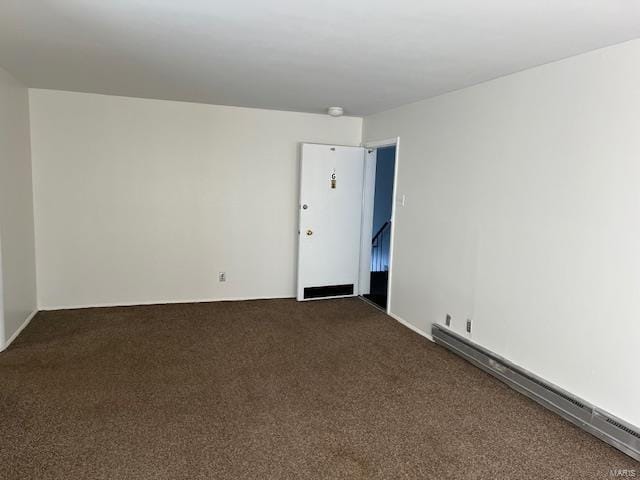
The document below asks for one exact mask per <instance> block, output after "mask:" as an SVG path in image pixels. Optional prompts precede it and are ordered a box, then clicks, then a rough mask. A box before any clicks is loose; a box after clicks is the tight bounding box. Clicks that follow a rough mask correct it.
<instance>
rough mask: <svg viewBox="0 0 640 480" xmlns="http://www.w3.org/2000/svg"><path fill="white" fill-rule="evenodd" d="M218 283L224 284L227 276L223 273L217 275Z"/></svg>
mask: <svg viewBox="0 0 640 480" xmlns="http://www.w3.org/2000/svg"><path fill="white" fill-rule="evenodd" d="M218 281H219V282H226V281H227V274H226V273H225V272H220V273H218Z"/></svg>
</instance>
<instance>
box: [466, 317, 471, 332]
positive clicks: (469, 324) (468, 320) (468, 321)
mask: <svg viewBox="0 0 640 480" xmlns="http://www.w3.org/2000/svg"><path fill="white" fill-rule="evenodd" d="M467 333H471V319H469V318H467Z"/></svg>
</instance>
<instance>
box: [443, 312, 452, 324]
mask: <svg viewBox="0 0 640 480" xmlns="http://www.w3.org/2000/svg"><path fill="white" fill-rule="evenodd" d="M444 324H445V325H446V326H447V327H450V326H451V315H449V314H448V313H447V316H446V317H445V319H444Z"/></svg>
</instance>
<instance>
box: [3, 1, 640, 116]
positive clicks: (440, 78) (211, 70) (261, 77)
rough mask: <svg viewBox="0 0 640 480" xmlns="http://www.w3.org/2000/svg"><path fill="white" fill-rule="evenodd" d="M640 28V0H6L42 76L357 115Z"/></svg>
mask: <svg viewBox="0 0 640 480" xmlns="http://www.w3.org/2000/svg"><path fill="white" fill-rule="evenodd" d="M638 37H640V1H637V0H483V1H478V0H395V1H391V0H384V1H380V0H263V1H258V0H224V1H215V0H102V1H99V0H0V65H1V66H3V67H4V68H5V69H7V70H8V71H10V72H11V73H12V74H13V75H15V76H16V77H18V78H19V79H21V80H22V81H23V82H25V83H26V84H27V85H29V86H31V87H39V88H52V89H61V90H75V91H83V92H95V93H106V94H116V95H125V96H133V97H150V98H163V99H171V100H186V101H193V102H204V103H214V104H226V105H239V106H251V107H262V108H274V109H283V110H299V111H308V112H319V111H325V109H326V107H327V106H329V105H342V106H344V107H345V111H346V113H347V114H351V115H365V114H369V113H373V112H378V111H381V110H385V109H389V108H392V107H395V106H398V105H401V104H405V103H409V102H412V101H415V100H419V99H423V98H427V97H430V96H434V95H437V94H440V93H443V92H446V91H450V90H455V89H458V88H461V87H465V86H468V85H472V84H476V83H479V82H482V81H485V80H488V79H491V78H495V77H498V76H501V75H505V74H508V73H512V72H515V71H518V70H522V69H525V68H528V67H532V66H535V65H539V64H542V63H547V62H550V61H554V60H558V59H561V58H564V57H567V56H571V55H575V54H578V53H582V52H586V51H589V50H594V49H596V48H600V47H604V46H607V45H612V44H615V43H620V42H623V41H626V40H630V39H633V38H638Z"/></svg>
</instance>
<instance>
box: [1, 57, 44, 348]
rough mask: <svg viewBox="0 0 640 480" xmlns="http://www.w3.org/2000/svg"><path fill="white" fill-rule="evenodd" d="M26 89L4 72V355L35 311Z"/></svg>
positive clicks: (2, 163) (2, 326)
mask: <svg viewBox="0 0 640 480" xmlns="http://www.w3.org/2000/svg"><path fill="white" fill-rule="evenodd" d="M34 257H35V250H34V235H33V194H32V188H31V156H30V147H29V97H28V94H27V89H26V88H25V87H24V86H23V85H22V84H20V83H19V82H18V81H17V80H16V79H14V78H13V77H12V76H11V75H9V73H7V72H6V71H5V70H3V69H2V68H0V277H1V278H0V297H1V298H0V350H3V349H4V348H5V347H6V345H7V343H8V342H9V341H10V340H11V339H12V338H13V336H14V334H15V333H16V332H17V331H18V330H19V329H20V327H21V326H22V325H23V324H24V322H25V320H27V318H29V317H30V315H31V314H32V313H33V311H34V310H35V308H36V280H35V258H34Z"/></svg>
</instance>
